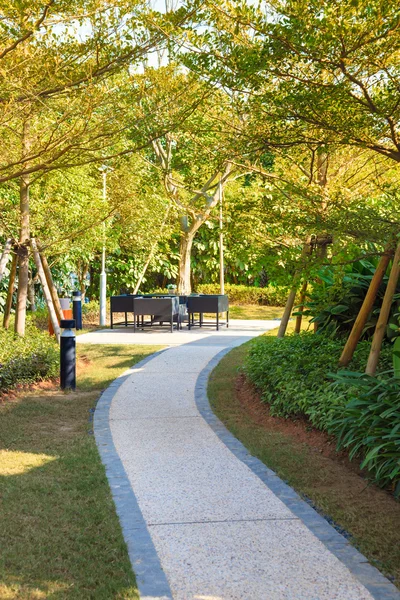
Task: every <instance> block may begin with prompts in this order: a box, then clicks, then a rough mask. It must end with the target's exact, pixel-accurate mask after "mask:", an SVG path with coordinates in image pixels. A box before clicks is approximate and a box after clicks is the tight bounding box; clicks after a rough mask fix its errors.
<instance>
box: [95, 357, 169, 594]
mask: <svg viewBox="0 0 400 600" xmlns="http://www.w3.org/2000/svg"><path fill="white" fill-rule="evenodd" d="M162 352H165V350H159V351H158V352H155V353H154V354H151V355H150V356H147V357H146V358H144V359H143V360H141V361H140V362H138V363H136V364H135V365H134V366H133V367H132V368H130V369H128V371H125V373H123V374H122V375H120V376H119V377H117V379H115V381H113V382H112V383H111V384H110V385H109V386H108V388H107V389H106V390H105V391H104V392H103V393H102V395H101V396H100V398H99V400H98V402H97V405H96V410H95V413H94V418H93V429H94V435H95V439H96V444H97V447H98V450H99V453H100V457H101V460H102V463H103V465H104V466H105V469H106V475H107V479H108V482H109V485H110V489H111V493H112V497H113V500H114V504H115V507H116V511H117V514H118V517H119V521H120V524H121V528H122V534H123V536H124V540H125V543H126V546H127V549H128V555H129V559H130V561H131V565H132V568H133V571H134V573H135V576H136V584H137V587H138V590H139V594H140V597H141V598H146V599H147V598H148V599H149V600H150V599H152V598H157V600H173V598H172V593H171V589H170V587H169V584H168V581H167V578H166V576H165V573H164V571H163V569H162V567H161V563H160V559H159V557H158V554H157V551H156V549H155V547H154V544H153V541H152V539H151V536H150V533H149V530H148V528H147V525H146V522H145V520H144V518H143V515H142V512H141V510H140V508H139V505H138V503H137V500H136V496H135V494H134V492H133V490H132V486H131V484H130V482H129V479H128V477H127V474H126V471H125V469H124V466H123V464H122V461H121V459H120V457H119V455H118V453H117V451H116V448H115V446H114V442H113V439H112V433H111V428H110V420H109V416H110V408H111V402H112V400H113V398H114V396H115V394H116V392H117V390H118V389H119V388H120V387H121V386H122V385H123V384H124V383H125V381H127V380H128V379H129V377H130V376H131V375H132V373H133V370H134V369H141V368H143V367H144V366H145V365H146V364H147V363H148V362H149V361H150V360H153V358H155V357H156V356H158V355H159V354H161V353H162Z"/></svg>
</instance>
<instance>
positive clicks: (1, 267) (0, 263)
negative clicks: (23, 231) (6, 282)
mask: <svg viewBox="0 0 400 600" xmlns="http://www.w3.org/2000/svg"><path fill="white" fill-rule="evenodd" d="M11 245H12V239H11V238H10V239H8V240H7V241H6V243H5V244H4V250H3V254H2V255H1V258H0V281H1V280H2V279H3V276H4V272H5V270H6V266H7V263H8V259H9V258H10V250H11Z"/></svg>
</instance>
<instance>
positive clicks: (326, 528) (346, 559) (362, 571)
mask: <svg viewBox="0 0 400 600" xmlns="http://www.w3.org/2000/svg"><path fill="white" fill-rule="evenodd" d="M231 350H232V348H226V349H224V350H222V351H221V352H219V353H218V354H217V355H216V356H214V358H212V359H211V360H210V362H209V363H208V365H207V366H206V367H205V368H204V369H203V370H202V371H201V373H200V375H199V377H198V380H197V384H196V390H195V400H196V404H197V408H198V409H199V412H200V414H201V415H202V417H203V418H204V420H205V421H206V422H207V423H208V425H209V426H210V427H211V429H212V430H213V431H214V432H215V433H216V435H217V436H218V437H219V439H220V440H221V441H222V442H223V443H224V444H225V445H226V446H227V447H228V448H229V450H230V451H231V452H232V453H233V454H234V455H235V456H236V458H238V459H239V460H240V461H242V462H243V463H244V464H245V465H247V466H248V467H249V468H250V469H251V470H252V471H253V473H254V474H255V475H257V477H259V478H260V479H261V481H262V482H263V483H265V485H266V486H267V487H268V488H269V489H270V490H271V491H273V492H274V494H275V495H276V496H277V497H278V498H279V499H280V500H281V501H282V502H283V503H284V504H285V505H286V506H287V507H288V508H289V509H290V510H291V511H292V512H293V513H294V514H295V515H296V516H297V517H298V518H299V519H300V520H301V521H302V522H303V523H304V524H305V525H306V527H307V528H308V529H309V530H310V531H311V532H312V533H313V534H314V535H315V536H316V537H317V538H318V539H319V540H320V541H321V542H322V543H323V544H324V546H326V547H327V548H328V550H329V551H330V552H332V554H334V555H335V556H336V557H337V558H338V559H339V560H340V561H341V562H342V563H343V564H344V565H346V567H347V568H348V569H349V571H350V572H351V573H352V574H353V575H354V576H355V577H356V578H357V579H358V580H359V581H360V583H361V584H362V585H363V586H364V587H366V588H367V590H368V591H369V592H370V594H371V595H372V597H373V598H374V599H375V600H400V591H399V590H398V589H397V588H396V586H395V585H393V583H391V582H390V581H389V580H388V579H387V578H386V577H385V576H384V575H382V573H381V572H380V571H379V570H378V569H377V568H375V567H374V566H372V565H371V564H370V563H369V561H368V559H367V558H366V557H365V556H364V555H363V554H361V552H359V551H358V550H356V548H354V546H352V545H351V544H350V543H349V541H348V540H347V539H346V538H345V537H344V536H343V535H342V534H340V533H339V532H338V531H336V529H335V528H334V527H333V526H332V525H330V524H329V523H328V521H327V520H326V519H324V517H323V516H322V515H320V514H319V513H318V512H317V511H316V510H315V509H314V508H312V506H310V505H309V504H308V503H307V502H306V501H305V500H303V499H302V498H301V497H300V496H299V495H298V494H297V493H296V492H295V491H294V489H293V488H291V487H290V486H289V485H288V484H286V483H285V482H284V481H283V480H282V479H280V477H278V475H276V473H275V472H274V471H272V469H269V468H268V467H267V466H266V465H265V464H264V463H263V462H261V460H259V459H258V458H256V457H255V456H253V455H251V454H250V453H249V451H248V450H247V448H246V447H245V446H244V445H243V444H242V442H240V441H239V440H238V439H237V438H236V437H235V436H234V435H233V434H232V433H231V432H230V431H229V430H228V429H227V428H226V427H225V425H224V424H223V423H222V421H220V419H219V418H218V417H217V416H216V415H215V414H214V412H213V410H212V408H211V406H210V402H209V399H208V394H207V387H208V380H209V377H210V375H211V373H212V371H213V370H214V369H215V367H216V366H217V365H218V363H219V362H220V361H221V359H222V358H223V357H224V356H225V355H226V354H228V353H229V352H230V351H231Z"/></svg>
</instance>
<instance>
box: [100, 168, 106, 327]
mask: <svg viewBox="0 0 400 600" xmlns="http://www.w3.org/2000/svg"><path fill="white" fill-rule="evenodd" d="M103 200H104V206H105V204H106V202H107V171H106V168H105V167H103ZM106 321H107V273H106V223H105V221H104V222H103V250H102V253H101V273H100V325H101V326H104V325H105V324H106Z"/></svg>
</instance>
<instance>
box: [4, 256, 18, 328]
mask: <svg viewBox="0 0 400 600" xmlns="http://www.w3.org/2000/svg"><path fill="white" fill-rule="evenodd" d="M17 263H18V255H17V253H16V248H14V254H13V257H12V263H11V270H10V277H9V279H8V292H7V299H6V304H5V306H4V318H3V327H4V329H8V327H9V325H10V315H11V307H12V299H13V294H14V285H15V278H16V275H17Z"/></svg>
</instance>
